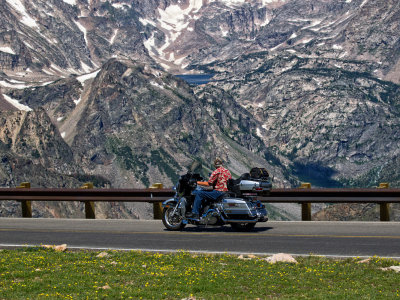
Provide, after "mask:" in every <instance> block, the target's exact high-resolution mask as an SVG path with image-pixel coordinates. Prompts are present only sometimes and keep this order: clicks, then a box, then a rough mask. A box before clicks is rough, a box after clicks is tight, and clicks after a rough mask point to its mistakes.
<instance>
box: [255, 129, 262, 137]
mask: <svg viewBox="0 0 400 300" xmlns="http://www.w3.org/2000/svg"><path fill="white" fill-rule="evenodd" d="M256 134H257V136H259V137H261V138H262V137H263V135H262V134H261V130H260V128H257V129H256Z"/></svg>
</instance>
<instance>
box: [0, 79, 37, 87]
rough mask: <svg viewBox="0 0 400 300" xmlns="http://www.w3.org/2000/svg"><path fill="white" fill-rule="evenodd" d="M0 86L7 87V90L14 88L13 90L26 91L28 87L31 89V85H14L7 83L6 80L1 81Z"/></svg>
mask: <svg viewBox="0 0 400 300" xmlns="http://www.w3.org/2000/svg"><path fill="white" fill-rule="evenodd" d="M0 86H2V87H5V88H13V89H25V88H27V87H30V86H29V85H27V84H25V83H21V84H15V83H14V84H13V83H10V82H9V81H5V80H1V81H0Z"/></svg>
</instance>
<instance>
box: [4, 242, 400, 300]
mask: <svg viewBox="0 0 400 300" xmlns="http://www.w3.org/2000/svg"><path fill="white" fill-rule="evenodd" d="M98 254H99V252H93V251H72V252H70V251H67V252H56V251H54V250H51V249H42V248H26V249H17V250H0V299H45V298H47V299H104V298H109V299H184V298H189V299H394V298H399V297H400V286H399V282H400V273H395V272H394V271H391V270H390V271H383V270H381V268H383V267H389V266H393V265H399V264H400V262H399V261H395V260H390V259H382V258H378V257H372V258H371V259H370V261H369V262H368V263H362V264H360V263H357V262H358V261H360V259H359V258H354V259H340V260H335V259H328V258H323V257H316V256H309V257H297V258H296V259H297V261H298V263H297V264H289V263H277V264H270V263H268V262H267V261H266V260H265V259H264V258H263V257H254V258H252V259H240V258H239V257H238V256H234V255H194V254H190V253H188V252H178V253H175V254H160V253H145V252H140V251H132V252H121V251H107V254H108V255H107V256H105V257H98V256H97V255H98Z"/></svg>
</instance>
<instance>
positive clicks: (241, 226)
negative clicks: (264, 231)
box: [231, 223, 256, 231]
mask: <svg viewBox="0 0 400 300" xmlns="http://www.w3.org/2000/svg"><path fill="white" fill-rule="evenodd" d="M231 226H232V229H233V230H235V231H252V230H253V229H254V227H255V226H256V223H231Z"/></svg>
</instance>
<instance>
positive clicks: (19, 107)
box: [3, 94, 32, 111]
mask: <svg viewBox="0 0 400 300" xmlns="http://www.w3.org/2000/svg"><path fill="white" fill-rule="evenodd" d="M3 97H4V99H5V100H6V101H7V102H9V103H11V104H12V105H14V106H15V107H16V108H18V109H19V110H24V111H31V110H32V108H30V107H29V106H26V105H24V104H21V103H19V101H18V100H16V99H13V98H11V97H9V96H7V95H4V94H3Z"/></svg>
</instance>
